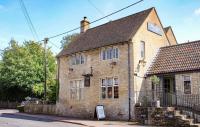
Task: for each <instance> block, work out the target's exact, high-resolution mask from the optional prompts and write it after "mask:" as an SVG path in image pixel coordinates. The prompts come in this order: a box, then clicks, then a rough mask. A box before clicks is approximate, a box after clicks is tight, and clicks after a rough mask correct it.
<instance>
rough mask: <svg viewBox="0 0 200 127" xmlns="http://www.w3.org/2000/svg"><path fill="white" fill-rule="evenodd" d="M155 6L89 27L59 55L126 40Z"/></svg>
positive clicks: (133, 33)
mask: <svg viewBox="0 0 200 127" xmlns="http://www.w3.org/2000/svg"><path fill="white" fill-rule="evenodd" d="M152 9H153V8H150V9H147V10H144V11H141V12H138V13H135V14H133V15H130V16H127V17H124V18H121V19H118V20H115V21H111V22H108V23H106V24H103V25H100V26H97V27H94V28H91V29H88V30H87V31H86V32H85V33H83V34H82V35H80V36H79V37H78V38H77V39H76V40H75V41H74V42H72V43H70V44H69V45H68V47H67V48H66V49H63V50H62V51H61V52H60V53H59V54H58V57H60V56H64V55H69V54H73V53H77V52H81V51H86V50H90V49H95V48H100V47H103V46H107V45H112V44H117V43H121V42H126V41H129V39H131V37H132V36H134V35H135V33H136V32H137V30H138V29H139V27H140V26H141V25H142V23H143V22H144V20H145V19H146V17H147V16H148V14H149V13H150V12H151V10H152Z"/></svg>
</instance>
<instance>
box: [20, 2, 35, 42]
mask: <svg viewBox="0 0 200 127" xmlns="http://www.w3.org/2000/svg"><path fill="white" fill-rule="evenodd" d="M19 4H20V7H21V10H22V12H23V14H24V17H25V19H26V22H27V24H28V26H29V29H30V31H31V33H32V35H33V38H35V39H36V40H37V41H38V40H39V36H38V34H37V32H36V29H35V27H34V25H33V23H32V21H31V18H30V16H29V13H28V11H27V9H26V6H25V4H24V1H23V0H19Z"/></svg>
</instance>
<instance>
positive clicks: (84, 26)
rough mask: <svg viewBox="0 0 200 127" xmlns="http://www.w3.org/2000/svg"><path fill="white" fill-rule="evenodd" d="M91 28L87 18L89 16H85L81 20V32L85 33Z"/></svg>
mask: <svg viewBox="0 0 200 127" xmlns="http://www.w3.org/2000/svg"><path fill="white" fill-rule="evenodd" d="M89 28H90V22H89V21H88V20H87V17H84V18H83V20H82V21H81V33H84V32H85V31H87V30H88V29H89Z"/></svg>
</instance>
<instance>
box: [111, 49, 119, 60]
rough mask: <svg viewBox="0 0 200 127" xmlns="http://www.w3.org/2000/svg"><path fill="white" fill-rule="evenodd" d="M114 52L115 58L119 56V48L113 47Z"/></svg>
mask: <svg viewBox="0 0 200 127" xmlns="http://www.w3.org/2000/svg"><path fill="white" fill-rule="evenodd" d="M112 53H113V58H118V48H113V50H112Z"/></svg>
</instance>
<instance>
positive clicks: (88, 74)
mask: <svg viewBox="0 0 200 127" xmlns="http://www.w3.org/2000/svg"><path fill="white" fill-rule="evenodd" d="M176 44H177V41H176V38H175V36H174V34H173V31H172V29H171V27H167V28H164V27H163V25H162V23H161V21H160V19H159V17H158V14H157V12H156V10H155V8H150V9H147V10H144V11H141V12H138V13H135V14H133V15H130V16H127V17H124V18H121V19H118V20H115V21H110V22H108V23H105V24H103V25H100V26H97V27H94V28H90V22H89V21H88V20H87V18H86V17H84V19H83V20H82V21H81V33H80V35H79V37H78V38H77V39H76V40H75V41H74V42H72V43H70V44H69V45H68V47H67V48H66V49H63V50H62V51H61V52H60V53H59V54H58V56H57V59H58V66H59V71H58V77H59V100H58V102H57V108H58V110H59V111H60V114H62V115H65V116H73V117H84V118H94V117H95V107H96V106H97V105H103V106H104V108H105V113H106V117H107V118H108V119H123V120H127V119H134V106H135V104H136V103H137V102H138V93H140V92H142V91H143V92H145V90H147V89H148V88H147V84H148V77H146V74H147V70H148V69H149V67H151V69H150V71H149V75H150V74H154V66H153V65H152V62H153V61H154V60H155V57H156V55H157V53H158V52H159V53H160V52H161V51H162V50H164V49H168V48H161V49H160V47H166V46H171V45H176ZM173 47H175V48H176V47H178V46H173ZM159 49H160V50H159ZM169 49H170V48H169ZM174 51H175V50H174ZM156 58H157V57H156ZM177 59H178V58H177ZM161 64H162V63H161ZM161 69H162V68H161ZM155 74H157V73H155ZM178 76H179V75H177V81H178Z"/></svg>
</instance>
